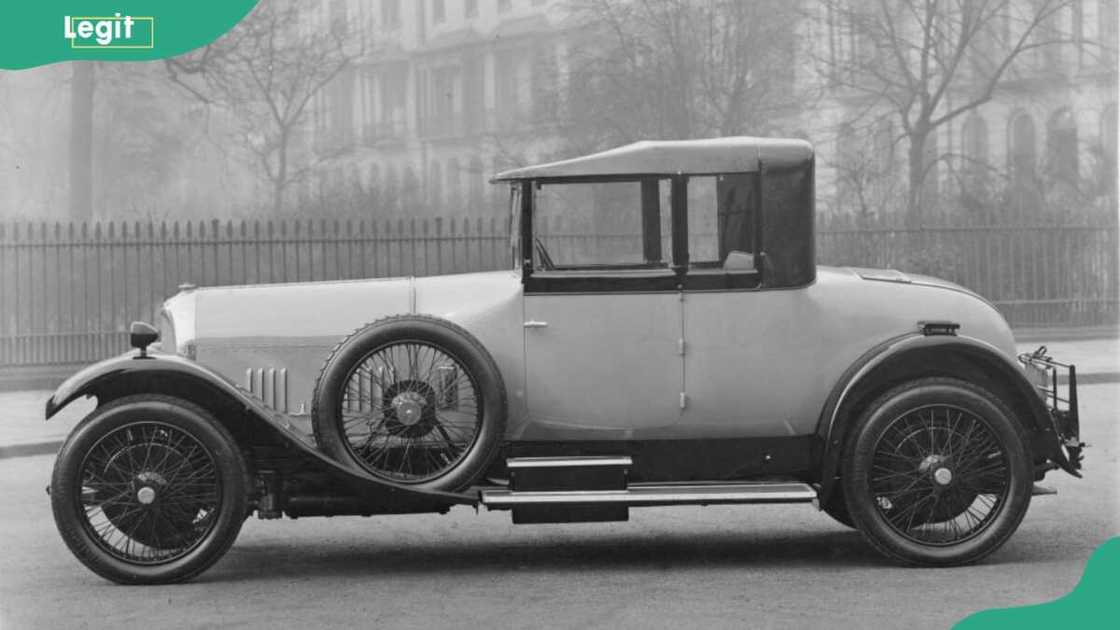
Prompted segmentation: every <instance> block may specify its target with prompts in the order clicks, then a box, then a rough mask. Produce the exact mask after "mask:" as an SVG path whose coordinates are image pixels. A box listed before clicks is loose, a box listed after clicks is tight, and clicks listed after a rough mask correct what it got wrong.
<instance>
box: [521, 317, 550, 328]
mask: <svg viewBox="0 0 1120 630" xmlns="http://www.w3.org/2000/svg"><path fill="white" fill-rule="evenodd" d="M525 327H526V328H548V322H538V321H536V320H534V319H530V320H529V321H527V322H525Z"/></svg>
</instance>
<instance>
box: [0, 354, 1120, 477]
mask: <svg viewBox="0 0 1120 630" xmlns="http://www.w3.org/2000/svg"><path fill="white" fill-rule="evenodd" d="M1040 345H1044V346H1046V347H1047V348H1048V349H1049V353H1050V356H1052V357H1054V358H1055V359H1057V360H1058V361H1061V362H1063V363H1072V364H1074V365H1076V366H1077V375H1078V381H1079V382H1080V383H1081V384H1082V385H1092V384H1094V383H1120V339H1117V338H1115V337H1112V338H1108V339H1084V340H1074V341H1054V342H1050V343H1047V342H1043V341H1034V342H1023V343H1020V344H1018V346H1019V351H1020V352H1033V351H1034V350H1035V349H1036V348H1038V346H1040ZM50 395H51V391H50V390H28V391H20V392H0V409H3V410H4V414H3V418H0V458H3V457H20V456H26V455H43V454H50V453H54V452H55V451H57V450H58V447H59V446H60V445H61V444H62V440H63V439H65V438H66V435H67V434H68V433H70V429H72V428H73V427H74V425H75V424H77V423H78V421H80V420H81V419H82V418H83V417H85V415H86V414H88V413H89V412H90V411H92V410H93V407H94V401H93V399H81V400H77V401H74V402H73V403H71V404H70V405H69V406H68V407H66V408H65V409H63V410H62V411H60V412H59V413H58V415H56V416H55V417H54V418H51V420H50V421H49V422H45V421H44V420H43V409H44V406H45V405H46V401H47V398H49V397H50Z"/></svg>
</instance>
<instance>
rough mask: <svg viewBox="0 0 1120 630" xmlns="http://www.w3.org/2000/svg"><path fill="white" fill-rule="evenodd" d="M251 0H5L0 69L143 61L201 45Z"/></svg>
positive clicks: (239, 15)
mask: <svg viewBox="0 0 1120 630" xmlns="http://www.w3.org/2000/svg"><path fill="white" fill-rule="evenodd" d="M256 3H257V0H194V1H192V2H186V1H180V2H173V1H168V0H117V1H113V2H106V1H104V0H33V1H26V0H25V1H17V2H9V3H7V6H6V7H5V10H4V22H5V24H6V25H7V27H8V28H6V29H5V30H6V31H7V33H6V34H5V36H4V39H3V41H2V43H0V68H4V69H8V70H20V69H23V68H33V67H35V66H42V65H46V64H50V63H57V62H59V61H74V60H79V59H85V60H94V61H147V60H151V59H162V58H164V57H174V56H175V55H180V54H183V53H185V52H187V51H189V50H193V49H195V48H198V47H200V46H205V45H206V44H209V43H211V42H213V41H214V40H215V39H217V38H218V37H221V36H222V34H224V33H225V32H226V31H228V30H230V29H231V28H233V26H234V25H235V24H237V23H238V22H239V21H240V20H241V18H243V17H245V15H246V14H248V13H249V11H250V10H251V9H252V8H253V6H254V5H256Z"/></svg>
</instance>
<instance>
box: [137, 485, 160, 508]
mask: <svg viewBox="0 0 1120 630" xmlns="http://www.w3.org/2000/svg"><path fill="white" fill-rule="evenodd" d="M136 500H137V501H139V502H140V503H143V504H144V505H150V504H151V503H152V502H153V501H155V500H156V490H155V488H153V487H151V486H144V487H143V488H140V489H139V490H137V491H136Z"/></svg>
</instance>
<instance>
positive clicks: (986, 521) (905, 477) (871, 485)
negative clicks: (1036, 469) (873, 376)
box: [841, 378, 1032, 565]
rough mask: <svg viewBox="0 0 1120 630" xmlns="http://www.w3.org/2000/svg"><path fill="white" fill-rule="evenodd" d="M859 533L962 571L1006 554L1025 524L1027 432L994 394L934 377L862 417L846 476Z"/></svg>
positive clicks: (896, 553)
mask: <svg viewBox="0 0 1120 630" xmlns="http://www.w3.org/2000/svg"><path fill="white" fill-rule="evenodd" d="M841 483H842V484H843V492H844V495H845V497H846V500H847V506H848V511H849V513H850V515H851V517H852V520H853V522H854V524H855V526H856V527H858V528H859V529H860V530H861V531H862V532H863V533H864V534H865V535H866V537H867V538H868V540H869V541H870V542H871V543H872V544H873V545H874V546H875V547H876V548H877V549H879V550H880V551H882V552H883V553H884V554H886V555H888V556H890V557H891V558H894V559H896V560H900V561H903V562H906V563H912V564H924V565H956V564H965V563H969V562H975V561H977V560H979V559H981V558H983V557H984V556H986V555H988V554H990V553H991V552H993V551H995V550H996V549H998V548H999V547H1000V546H1001V545H1002V544H1003V543H1004V542H1006V541H1007V539H1008V538H1009V537H1010V536H1011V534H1012V533H1013V532H1014V531H1015V529H1016V528H1017V527H1018V526H1019V523H1020V522H1021V521H1022V519H1023V515H1024V514H1025V513H1026V511H1027V507H1028V506H1029V504H1030V497H1031V483H1032V476H1031V466H1030V458H1029V456H1028V453H1027V446H1026V441H1025V439H1024V436H1023V430H1022V427H1021V426H1020V425H1019V424H1018V422H1017V421H1016V420H1015V419H1014V418H1013V416H1012V414H1011V412H1010V411H1009V410H1008V409H1007V407H1006V406H1005V405H1004V404H1003V403H1002V402H1001V401H1000V400H999V399H998V398H997V397H995V396H994V395H992V394H991V393H990V392H988V391H986V390H984V389H981V388H979V387H977V386H975V385H972V384H969V383H966V382H964V381H959V380H956V379H949V378H927V379H921V380H917V381H912V382H910V383H906V384H903V385H901V386H899V387H896V388H894V389H892V390H891V391H889V392H887V393H886V394H884V395H883V396H882V397H880V398H879V399H878V400H876V401H875V402H874V403H872V404H871V405H870V406H869V407H868V409H867V411H866V412H865V413H864V414H863V415H862V417H861V418H860V420H859V422H858V423H857V426H856V428H855V431H854V433H853V435H852V439H851V440H850V441H849V444H848V449H847V453H846V455H845V459H844V463H843V469H842V474H841Z"/></svg>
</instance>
